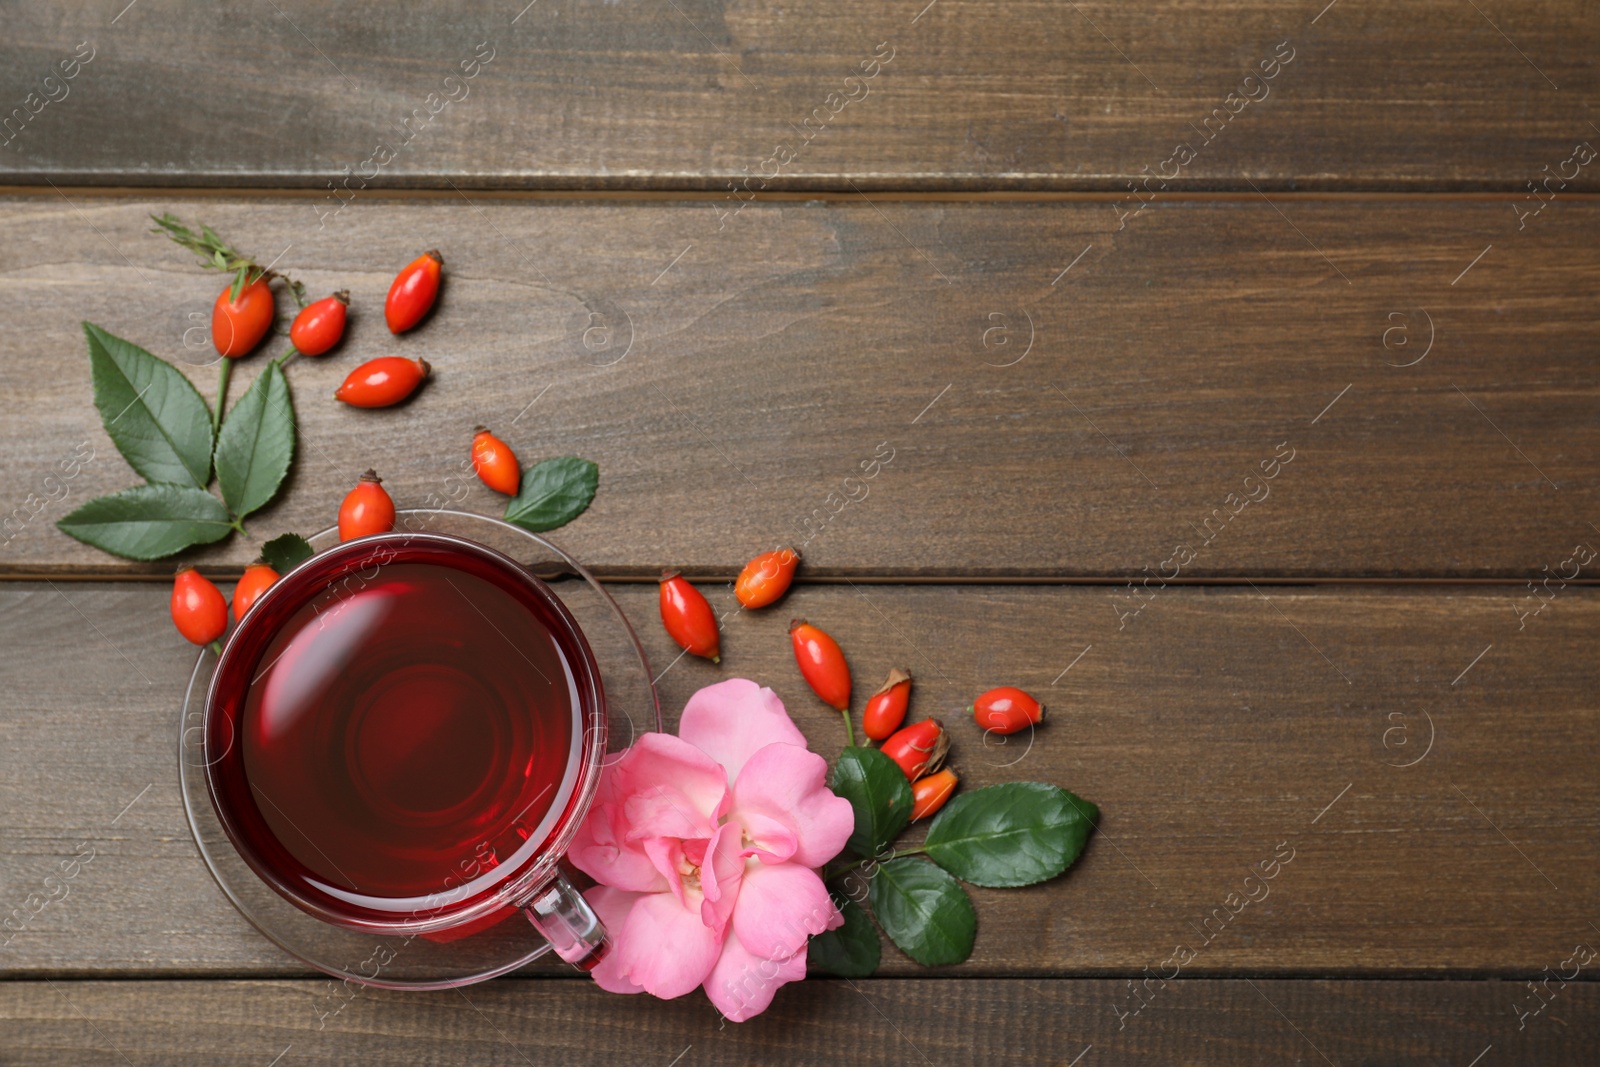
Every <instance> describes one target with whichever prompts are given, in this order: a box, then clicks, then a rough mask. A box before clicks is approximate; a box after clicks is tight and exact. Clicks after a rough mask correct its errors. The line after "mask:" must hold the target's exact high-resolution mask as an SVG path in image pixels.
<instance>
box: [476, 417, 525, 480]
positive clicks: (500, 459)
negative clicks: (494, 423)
mask: <svg viewBox="0 0 1600 1067" xmlns="http://www.w3.org/2000/svg"><path fill="white" fill-rule="evenodd" d="M472 435H473V436H472V469H473V470H475V471H477V472H478V480H479V481H481V482H483V484H484V485H487V486H488V487H489V488H490V489H493V490H494V491H495V492H497V493H504V494H505V495H506V496H516V495H517V489H518V487H519V486H521V484H522V468H521V467H520V466H518V464H517V454H516V453H515V452H513V451H511V446H510V445H508V444H506V443H505V442H504V441H502V440H500V438H498V437H496V436H495V435H494V434H492V433H490V432H489V431H488V430H487V429H485V428H484V427H482V426H479V427H477V428H476V429H474V430H473V431H472Z"/></svg>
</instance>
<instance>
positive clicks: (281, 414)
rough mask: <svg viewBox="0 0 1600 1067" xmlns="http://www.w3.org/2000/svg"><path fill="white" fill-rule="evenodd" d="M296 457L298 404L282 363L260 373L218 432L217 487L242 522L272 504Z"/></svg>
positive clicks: (269, 365) (270, 365) (272, 364)
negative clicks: (295, 441) (290, 388)
mask: <svg viewBox="0 0 1600 1067" xmlns="http://www.w3.org/2000/svg"><path fill="white" fill-rule="evenodd" d="M293 459H294V404H293V403H292V402H291V401H290V399H289V382H288V379H286V378H285V377H284V374H283V371H282V370H281V369H280V368H279V367H278V365H277V364H276V363H268V364H267V366H266V369H265V370H263V371H262V372H261V373H260V374H258V375H256V380H255V381H254V382H252V383H250V388H249V389H247V390H245V394H244V396H241V397H240V398H239V402H238V403H236V404H234V405H233V410H232V411H230V412H228V417H227V419H225V420H224V421H223V423H222V432H221V433H219V434H217V488H219V489H221V490H222V499H223V500H224V501H225V502H226V503H227V505H228V507H229V508H230V509H232V511H233V513H234V514H235V515H237V516H238V517H239V518H241V519H242V518H244V517H245V516H246V515H248V514H250V513H251V512H252V511H255V510H256V509H257V508H259V507H261V506H262V505H264V504H266V503H267V501H269V500H271V499H272V497H273V494H274V493H276V492H277V491H278V486H280V485H282V484H283V476H284V475H286V474H288V473H289V463H290V461H291V460H293Z"/></svg>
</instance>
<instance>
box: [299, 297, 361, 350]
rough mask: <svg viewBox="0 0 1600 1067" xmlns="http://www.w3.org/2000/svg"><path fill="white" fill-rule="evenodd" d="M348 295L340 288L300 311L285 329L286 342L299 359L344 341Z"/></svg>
mask: <svg viewBox="0 0 1600 1067" xmlns="http://www.w3.org/2000/svg"><path fill="white" fill-rule="evenodd" d="M349 306H350V292H349V290H347V289H341V290H340V291H339V292H337V293H334V294H333V295H332V296H325V297H323V298H322V299H321V300H318V301H317V302H316V303H314V304H307V305H306V306H305V307H303V308H301V309H300V314H298V315H296V316H295V317H294V322H293V323H292V324H291V325H290V326H289V343H290V344H292V345H294V347H295V349H296V350H297V351H298V352H299V353H300V354H301V355H302V356H320V355H322V354H323V353H324V352H327V351H328V350H329V349H331V348H332V347H333V346H334V345H336V344H338V343H339V342H340V341H341V340H343V338H344V324H345V312H346V309H348V308H349Z"/></svg>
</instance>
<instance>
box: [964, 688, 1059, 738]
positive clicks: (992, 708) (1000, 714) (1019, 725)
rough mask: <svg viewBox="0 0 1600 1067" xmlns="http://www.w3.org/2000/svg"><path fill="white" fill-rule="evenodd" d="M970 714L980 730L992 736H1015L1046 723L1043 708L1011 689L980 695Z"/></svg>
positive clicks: (1031, 698)
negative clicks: (1026, 729) (1024, 730)
mask: <svg viewBox="0 0 1600 1067" xmlns="http://www.w3.org/2000/svg"><path fill="white" fill-rule="evenodd" d="M967 710H968V711H970V712H972V717H973V718H974V719H975V720H977V723H978V725H979V726H981V727H983V728H984V729H985V730H987V731H988V732H990V733H993V734H1014V733H1016V732H1017V731H1018V730H1022V729H1025V728H1027V727H1029V726H1035V725H1037V724H1038V723H1040V722H1041V721H1043V719H1044V705H1043V704H1041V703H1039V702H1038V701H1037V700H1035V699H1033V697H1031V696H1029V695H1028V694H1027V693H1024V692H1023V691H1022V690H1020V689H1018V688H1016V687H1015V686H1010V685H1003V686H1000V687H999V688H998V689H991V690H989V691H988V692H987V693H984V694H982V695H980V696H979V697H978V699H977V700H975V701H973V702H972V706H971V707H969V708H968V709H967Z"/></svg>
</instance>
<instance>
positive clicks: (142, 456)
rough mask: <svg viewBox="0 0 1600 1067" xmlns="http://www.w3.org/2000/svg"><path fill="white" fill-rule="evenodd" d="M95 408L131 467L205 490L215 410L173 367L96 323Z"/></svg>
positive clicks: (90, 331) (87, 327)
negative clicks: (212, 412)
mask: <svg viewBox="0 0 1600 1067" xmlns="http://www.w3.org/2000/svg"><path fill="white" fill-rule="evenodd" d="M83 332H84V334H85V336H86V337H87V338H88V340H89V366H90V368H91V371H92V374H93V378H94V406H95V407H96V408H98V409H99V410H100V421H101V422H102V423H103V424H104V425H105V428H106V433H108V434H110V435H111V441H112V443H113V444H115V445H116V446H117V451H119V452H121V453H122V456H123V458H124V459H126V460H127V461H128V464H129V465H130V466H132V467H133V469H134V470H136V471H138V472H139V473H140V474H141V475H143V476H144V478H145V480H146V481H150V482H165V483H168V484H170V485H190V486H194V487H195V488H196V489H204V488H205V487H206V483H208V482H209V481H211V445H212V439H211V409H210V408H208V407H206V402H205V400H204V399H203V398H202V397H201V396H200V393H199V391H198V390H196V389H195V387H194V385H193V384H192V383H191V382H190V381H189V379H188V378H185V377H184V376H183V374H182V373H181V372H180V371H179V370H178V369H177V368H176V367H174V366H172V365H171V364H170V363H167V362H166V361H164V360H160V359H157V358H156V357H155V356H152V355H151V354H150V353H149V352H146V351H145V350H144V349H142V348H140V347H139V346H138V345H136V344H133V343H131V342H129V341H124V340H123V339H122V338H120V337H116V336H114V335H112V334H109V333H107V332H106V331H104V330H102V329H101V328H100V327H98V326H96V325H94V324H93V323H89V322H86V323H84V324H83Z"/></svg>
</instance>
